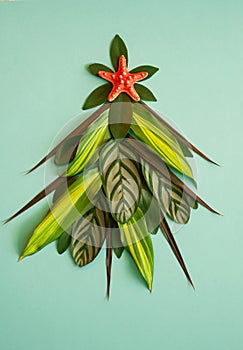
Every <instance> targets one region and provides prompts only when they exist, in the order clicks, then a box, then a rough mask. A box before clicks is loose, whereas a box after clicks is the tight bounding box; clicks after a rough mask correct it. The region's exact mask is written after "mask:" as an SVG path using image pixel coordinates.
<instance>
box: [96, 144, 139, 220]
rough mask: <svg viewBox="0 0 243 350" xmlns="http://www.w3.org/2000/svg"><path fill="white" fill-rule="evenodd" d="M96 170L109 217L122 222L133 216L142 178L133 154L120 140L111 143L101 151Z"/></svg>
mask: <svg viewBox="0 0 243 350" xmlns="http://www.w3.org/2000/svg"><path fill="white" fill-rule="evenodd" d="M99 168H100V173H101V177H102V183H103V187H104V191H105V193H106V197H107V199H108V201H109V206H110V210H111V214H112V216H113V217H114V219H115V220H116V221H119V222H121V223H124V222H126V221H128V220H129V219H130V218H131V217H132V215H133V214H134V213H135V211H136V209H137V207H138V203H139V200H140V194H141V175H140V171H139V167H138V163H137V162H136V158H135V156H134V154H133V152H131V151H130V149H129V147H127V145H126V139H124V140H123V141H116V140H110V141H109V142H108V143H107V144H106V145H105V146H104V147H103V148H102V150H101V152H100V158H99Z"/></svg>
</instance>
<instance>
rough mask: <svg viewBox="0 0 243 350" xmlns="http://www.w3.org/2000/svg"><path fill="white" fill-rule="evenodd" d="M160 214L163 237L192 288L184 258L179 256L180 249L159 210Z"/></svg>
mask: <svg viewBox="0 0 243 350" xmlns="http://www.w3.org/2000/svg"><path fill="white" fill-rule="evenodd" d="M161 215H162V220H161V223H160V228H161V231H162V233H163V235H164V237H165V238H166V240H167V242H168V244H169V246H170V248H171V250H172V251H173V253H174V255H175V257H176V259H177V261H178V262H179V264H180V266H181V268H182V270H183V271H184V273H185V275H186V277H187V279H188V282H189V283H190V284H191V286H192V287H193V288H194V285H193V282H192V280H191V277H190V275H189V272H188V271H187V268H186V265H185V263H184V260H183V258H182V256H181V253H180V250H179V248H178V246H177V244H176V241H175V238H174V237H173V234H172V232H171V230H170V227H169V225H168V223H167V221H166V219H165V217H164V216H163V213H162V212H161Z"/></svg>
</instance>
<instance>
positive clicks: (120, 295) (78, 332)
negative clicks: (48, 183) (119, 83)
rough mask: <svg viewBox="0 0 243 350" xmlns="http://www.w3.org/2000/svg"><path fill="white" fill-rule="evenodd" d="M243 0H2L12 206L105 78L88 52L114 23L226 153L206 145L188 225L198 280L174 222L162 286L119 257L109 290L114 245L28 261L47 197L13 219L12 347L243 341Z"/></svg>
mask: <svg viewBox="0 0 243 350" xmlns="http://www.w3.org/2000/svg"><path fill="white" fill-rule="evenodd" d="M242 16H243V2H242V1H240V0H239V1H235V0H228V1H227V0H218V1H217V0H213V1H211V0H205V1H201V0H200V1H197V0H195V1H192V0H191V1H189V0H188V1H186V0H182V1H181V0H180V1H179V0H178V1H176V0H172V1H155V0H149V1H144V0H141V1H128V0H124V1H103V2H102V1H98V0H89V1H43V0H42V1H40V0H39V1H17V2H9V3H2V2H0V118H1V131H0V132H1V137H0V144H1V147H0V150H1V186H0V187H1V213H0V216H1V219H5V218H6V217H7V216H9V215H10V214H11V213H13V212H14V211H16V210H17V209H18V208H19V207H20V206H21V205H23V204H24V203H25V202H26V201H27V200H29V199H30V198H31V197H32V196H33V195H34V194H36V193H37V192H38V191H39V190H40V189H41V188H43V186H44V176H43V174H44V170H43V168H40V169H38V170H37V171H36V172H35V173H33V174H31V175H28V176H24V175H23V172H24V171H25V170H27V169H28V168H29V167H30V166H32V165H33V164H34V163H35V162H36V161H38V160H39V159H40V158H41V157H42V156H43V155H44V154H45V152H46V151H47V150H48V149H49V146H50V144H51V142H52V140H53V138H54V136H55V135H56V133H57V132H58V131H59V129H60V128H61V127H63V126H64V125H65V123H66V122H67V121H68V120H69V119H71V118H72V117H73V116H75V115H77V114H78V113H79V112H80V107H81V105H82V103H83V101H84V98H85V97H86V96H87V94H88V93H89V92H90V91H91V90H92V89H93V88H94V87H96V86H97V84H98V83H99V80H98V79H96V78H95V77H91V76H90V75H89V74H88V73H87V72H86V70H85V65H86V64H87V63H89V62H92V61H100V62H103V63H105V64H109V57H108V45H109V42H110V40H111V39H112V37H113V36H114V34H116V33H119V34H120V35H121V36H122V37H123V38H124V39H125V41H126V43H127V45H128V47H129V53H130V67H134V66H136V65H140V64H153V65H156V66H159V67H160V71H159V73H158V74H156V76H154V77H153V78H152V79H151V80H148V81H147V82H146V85H147V86H149V87H150V88H151V89H152V90H153V91H154V93H155V94H156V96H157V98H158V102H157V103H154V104H152V103H151V106H153V108H156V109H157V110H159V111H161V112H163V113H164V114H165V115H167V116H169V117H170V118H171V119H172V120H173V121H174V122H175V123H176V124H177V125H179V126H180V128H181V129H182V130H183V131H184V133H185V134H186V135H187V137H188V138H189V139H190V140H191V141H193V142H194V143H195V144H196V145H197V146H198V147H199V148H200V149H201V150H202V151H204V152H205V153H206V154H208V155H209V156H211V157H212V158H213V159H215V160H216V161H218V162H219V163H220V164H221V165H222V167H216V166H212V165H210V164H209V163H206V162H205V161H204V160H202V159H199V158H198V157H197V165H198V172H199V193H200V194H201V196H202V197H203V198H204V199H206V200H207V201H208V202H209V203H210V204H211V205H212V206H214V207H215V208H216V209H218V210H219V211H220V212H222V213H223V214H224V215H223V216H222V217H218V216H216V215H212V214H210V213H209V212H207V211H206V210H204V209H203V208H200V209H199V210H198V211H197V212H193V215H192V218H191V221H190V223H189V224H188V225H187V226H186V227H185V228H183V229H182V230H181V231H180V232H179V233H178V234H176V236H175V237H176V240H177V242H178V245H179V246H180V248H181V251H182V254H183V256H184V258H185V260H186V263H187V265H188V269H189V271H190V273H191V276H192V278H193V281H194V283H195V287H196V290H195V291H194V290H193V289H192V288H191V287H190V286H189V285H188V283H187V281H186V279H185V277H184V275H183V273H182V271H181V269H180V268H179V266H178V263H177V262H176V261H175V258H174V257H173V255H172V253H171V251H170V250H169V248H168V246H167V244H166V242H165V240H164V239H163V237H162V235H161V234H158V235H157V236H156V237H154V238H153V239H154V246H155V277H154V286H153V292H152V294H150V293H149V292H148V291H147V289H146V287H145V285H144V283H143V281H142V279H140V278H139V277H137V275H136V267H134V266H133V265H131V264H130V263H131V261H130V260H129V259H128V257H127V256H124V257H123V258H122V259H121V260H120V261H118V260H117V259H116V258H114V261H113V273H112V274H113V277H112V286H111V300H110V302H107V301H106V299H105V287H106V280H105V261H104V258H105V256H104V253H102V254H101V256H100V257H99V258H98V259H97V261H95V262H94V263H93V264H92V265H90V266H88V267H86V268H84V269H83V270H80V269H79V268H77V267H75V266H74V265H73V263H72V261H71V259H70V257H69V255H68V254H64V255H63V256H58V254H57V253H56V250H55V246H54V244H51V245H50V246H48V247H47V248H46V249H44V250H43V251H42V252H40V253H38V254H36V255H35V256H34V257H31V258H27V259H26V260H24V261H23V262H21V263H17V262H16V261H17V258H18V254H19V253H20V251H21V249H22V248H23V246H24V243H25V242H26V239H27V237H28V236H29V234H30V232H31V229H32V228H33V227H34V225H35V223H36V222H37V221H38V219H39V218H40V215H41V213H42V212H43V210H45V209H46V208H47V203H46V201H45V200H44V201H43V203H40V204H38V205H37V206H36V207H35V208H32V209H31V210H29V211H28V212H27V213H25V214H24V215H22V216H21V217H19V218H18V219H16V220H15V221H13V222H12V223H10V224H9V225H7V226H2V227H1V228H0V260H1V261H0V277H1V289H0V293H1V297H0V348H1V349H6V350H10V349H11V350H12V349H13V350H15V349H19V350H22V349H25V350H30V349H35V350H41V349H47V350H49V349H60V350H64V349H73V350H76V349H108V350H110V349H114V348H115V349H119V350H120V349H141V350H145V349H166V350H172V349H173V350H174V349H176V350H177V349H180V350H185V349H186V350H194V349H197V350H205V349H221V350H223V349H227V350H228V349H234V350H236V349H240V347H241V344H242V343H243V335H242V334H243V332H242V321H243V318H242V314H243V307H242V306H243V303H242V294H243V280H242V266H243V258H242V257H243V232H242V220H241V219H242V194H243V193H242V170H243V166H242V128H243V122H242V120H243V88H242V87H243V47H242V44H243V21H242Z"/></svg>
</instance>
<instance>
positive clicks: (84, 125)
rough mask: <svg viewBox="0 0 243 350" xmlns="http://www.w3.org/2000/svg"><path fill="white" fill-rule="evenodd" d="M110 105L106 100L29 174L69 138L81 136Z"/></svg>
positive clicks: (33, 168)
mask: <svg viewBox="0 0 243 350" xmlns="http://www.w3.org/2000/svg"><path fill="white" fill-rule="evenodd" d="M109 106H110V103H109V102H106V103H105V104H103V105H102V106H101V107H99V108H98V109H97V110H96V111H94V113H92V114H91V115H90V116H89V117H88V118H87V119H86V120H85V121H84V122H82V123H81V124H80V125H78V126H77V127H76V128H75V129H74V130H73V131H71V132H70V133H69V134H68V135H67V136H66V137H64V139H63V140H62V141H60V142H59V143H58V144H57V145H56V146H55V147H54V148H53V149H52V150H51V151H50V152H49V153H48V154H47V155H46V156H45V157H43V158H42V159H41V160H40V161H39V162H38V163H37V164H36V165H35V166H33V167H32V168H31V169H30V170H29V171H28V172H27V174H29V173H31V172H32V171H33V170H35V169H37V168H38V167H39V166H41V165H42V164H44V163H45V162H46V161H47V160H48V159H50V158H51V157H53V156H54V155H55V154H56V152H57V150H58V149H59V147H61V145H62V144H63V143H64V142H66V141H67V140H68V139H69V138H72V137H75V136H79V135H81V134H82V133H84V132H85V131H86V130H87V128H88V127H89V126H90V125H91V124H92V123H93V122H94V121H95V120H96V119H97V118H98V117H99V116H100V115H101V114H102V113H103V112H104V111H106V110H107V109H108V108H109Z"/></svg>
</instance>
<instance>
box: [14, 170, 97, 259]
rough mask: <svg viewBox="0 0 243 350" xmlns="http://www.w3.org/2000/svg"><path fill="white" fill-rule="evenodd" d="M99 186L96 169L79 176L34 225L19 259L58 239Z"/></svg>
mask: <svg viewBox="0 0 243 350" xmlns="http://www.w3.org/2000/svg"><path fill="white" fill-rule="evenodd" d="M100 187H101V180H100V176H99V173H98V169H97V168H94V169H92V170H89V171H88V172H87V174H84V175H83V176H80V177H79V178H78V179H77V180H76V181H75V182H74V183H73V184H72V185H70V187H69V189H68V191H66V192H65V193H64V194H63V195H62V197H61V198H60V199H59V200H58V202H57V203H56V204H54V206H53V208H52V209H51V210H50V211H49V212H48V213H47V215H46V216H45V218H44V219H43V220H42V221H41V223H40V224H39V225H38V226H37V227H36V229H35V230H34V232H33V234H32V236H31V237H30V239H29V241H28V243H27V245H26V247H25V249H24V252H23V253H22V255H21V256H20V258H19V260H22V259H23V258H24V257H26V256H28V255H32V254H34V253H36V252H37V251H39V250H41V249H42V248H44V247H45V246H46V245H47V244H49V243H51V242H53V241H55V240H56V239H58V238H59V237H60V236H61V234H62V233H63V232H65V231H67V230H68V228H69V227H70V226H71V225H72V224H73V222H74V221H75V220H77V218H78V217H79V216H80V214H82V213H83V212H84V211H85V210H86V208H87V207H88V205H89V204H90V200H91V199H92V198H94V196H95V195H96V193H97V192H98V191H99V189H100Z"/></svg>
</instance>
